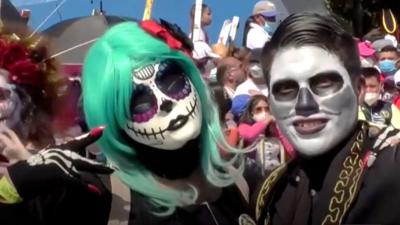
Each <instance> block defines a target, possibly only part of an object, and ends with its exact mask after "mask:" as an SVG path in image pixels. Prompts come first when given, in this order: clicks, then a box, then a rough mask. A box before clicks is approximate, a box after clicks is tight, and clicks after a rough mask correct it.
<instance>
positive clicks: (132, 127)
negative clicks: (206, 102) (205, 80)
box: [125, 60, 202, 150]
mask: <svg viewBox="0 0 400 225" xmlns="http://www.w3.org/2000/svg"><path fill="white" fill-rule="evenodd" d="M132 78H133V83H134V86H135V88H134V92H133V94H132V100H131V115H132V118H131V121H129V122H128V124H127V125H126V128H125V132H126V133H127V134H128V135H129V136H130V137H131V138H132V139H133V140H135V141H137V142H139V143H142V144H144V145H148V146H150V147H154V148H158V149H165V150H174V149H179V148H180V147H182V146H183V145H184V144H185V143H187V142H188V141H189V140H192V139H194V138H196V137H198V136H199V134H200V130H201V121H202V115H201V105H200V99H199V96H198V94H197V91H196V89H195V88H194V86H193V84H192V82H191V81H190V80H189V78H188V77H187V75H186V74H185V71H184V70H183V69H182V67H181V66H180V65H179V64H178V63H177V62H175V61H172V60H165V61H162V62H159V63H155V64H150V65H146V66H144V67H142V68H139V69H138V70H135V71H133V74H132Z"/></svg>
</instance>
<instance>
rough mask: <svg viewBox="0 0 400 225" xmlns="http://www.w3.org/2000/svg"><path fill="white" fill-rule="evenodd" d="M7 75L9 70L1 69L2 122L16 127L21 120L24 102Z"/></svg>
mask: <svg viewBox="0 0 400 225" xmlns="http://www.w3.org/2000/svg"><path fill="white" fill-rule="evenodd" d="M6 77H8V72H7V71H5V70H3V69H0V124H1V125H6V126H7V127H9V128H10V129H14V128H15V127H16V126H17V124H18V123H19V122H20V121H21V111H22V104H21V100H20V98H19V96H18V94H17V92H16V91H15V86H14V85H12V84H10V83H8V81H7V78H6Z"/></svg>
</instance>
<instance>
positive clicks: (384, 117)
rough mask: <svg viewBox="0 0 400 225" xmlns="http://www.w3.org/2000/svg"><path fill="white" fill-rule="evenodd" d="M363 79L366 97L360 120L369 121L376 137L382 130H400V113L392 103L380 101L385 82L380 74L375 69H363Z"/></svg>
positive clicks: (361, 108) (361, 105)
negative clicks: (392, 128) (390, 128)
mask: <svg viewBox="0 0 400 225" xmlns="http://www.w3.org/2000/svg"><path fill="white" fill-rule="evenodd" d="M362 78H363V80H364V82H365V84H364V90H365V95H364V99H363V101H362V103H361V104H360V109H359V120H362V121H367V122H368V123H370V125H371V126H372V127H373V129H370V135H371V136H376V135H377V134H378V133H379V132H380V130H381V129H383V128H385V127H387V126H390V125H391V126H393V127H395V128H397V129H399V128H400V112H399V109H398V108H397V107H395V106H394V105H392V102H385V101H383V100H381V99H380V96H381V94H382V89H383V82H382V81H381V80H380V73H379V71H378V70H377V69H376V68H374V67H367V68H362Z"/></svg>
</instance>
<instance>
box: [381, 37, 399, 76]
mask: <svg viewBox="0 0 400 225" xmlns="http://www.w3.org/2000/svg"><path fill="white" fill-rule="evenodd" d="M378 60H379V63H378V66H379V69H380V70H381V71H382V74H383V76H385V77H387V76H393V75H394V74H395V73H396V71H397V70H398V68H397V65H396V64H397V63H398V60H399V52H398V51H397V49H396V47H394V46H392V45H388V46H385V47H383V48H382V49H381V50H380V52H379V54H378Z"/></svg>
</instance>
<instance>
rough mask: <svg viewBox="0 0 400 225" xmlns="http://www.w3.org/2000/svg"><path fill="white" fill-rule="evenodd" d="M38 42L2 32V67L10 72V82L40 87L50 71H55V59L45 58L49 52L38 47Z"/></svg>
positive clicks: (0, 44)
mask: <svg viewBox="0 0 400 225" xmlns="http://www.w3.org/2000/svg"><path fill="white" fill-rule="evenodd" d="M39 41H40V40H39ZM37 43H38V40H34V39H33V38H28V39H24V40H22V39H20V38H19V37H18V36H17V35H16V34H4V33H2V34H0V68H1V69H5V70H7V71H8V72H9V80H10V82H12V83H15V84H22V85H28V86H36V87H40V86H41V85H42V84H43V82H45V79H46V75H47V74H48V73H55V66H54V65H52V63H53V61H52V60H45V59H44V58H43V57H44V55H46V53H47V52H46V50H45V49H37V48H36V47H37V46H36V44H37Z"/></svg>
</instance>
